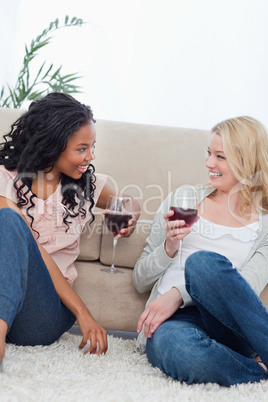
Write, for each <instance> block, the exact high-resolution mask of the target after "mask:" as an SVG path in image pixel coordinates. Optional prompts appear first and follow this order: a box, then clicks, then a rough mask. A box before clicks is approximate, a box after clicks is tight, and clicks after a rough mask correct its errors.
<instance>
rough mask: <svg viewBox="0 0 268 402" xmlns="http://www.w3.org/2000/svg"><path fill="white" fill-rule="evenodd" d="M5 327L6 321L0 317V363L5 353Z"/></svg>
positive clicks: (6, 326)
mask: <svg viewBox="0 0 268 402" xmlns="http://www.w3.org/2000/svg"><path fill="white" fill-rule="evenodd" d="M7 329H8V325H7V323H6V322H5V321H4V320H1V318H0V365H1V363H2V360H3V357H4V355H5V348H6V334H7Z"/></svg>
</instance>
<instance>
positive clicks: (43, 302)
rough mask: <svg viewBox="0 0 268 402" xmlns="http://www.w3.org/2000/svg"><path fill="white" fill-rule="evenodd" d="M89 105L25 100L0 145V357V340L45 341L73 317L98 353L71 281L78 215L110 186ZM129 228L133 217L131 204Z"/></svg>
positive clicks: (95, 329)
mask: <svg viewBox="0 0 268 402" xmlns="http://www.w3.org/2000/svg"><path fill="white" fill-rule="evenodd" d="M94 123H95V120H94V118H93V113H92V110H91V108H90V107H89V106H85V105H83V104H81V103H80V102H78V101H77V100H75V99H74V98H73V97H72V96H70V95H67V94H63V93H56V92H55V93H51V94H49V95H47V96H45V97H44V98H42V99H40V100H38V101H36V102H33V103H32V104H31V105H30V107H29V110H28V111H27V112H26V113H25V114H23V115H22V116H21V117H20V118H19V119H18V120H17V121H16V122H15V123H14V124H13V125H12V128H11V131H10V132H9V133H8V134H7V135H5V136H4V138H5V142H4V143H3V144H1V146H0V225H1V229H2V230H1V232H0V275H1V282H0V363H1V361H2V359H3V356H4V352H5V342H10V343H15V344H17V345H38V344H39V345H47V344H50V343H52V342H54V341H55V340H57V339H58V338H59V337H60V336H61V335H62V334H63V333H64V332H65V331H67V330H68V329H69V328H70V327H71V326H72V325H73V324H74V322H75V321H76V320H77V323H78V325H79V327H80V329H81V332H82V335H83V340H82V342H81V344H80V346H79V347H80V348H81V349H82V348H83V347H84V346H85V345H86V343H87V340H88V339H90V341H91V344H90V347H89V349H88V350H87V352H90V353H98V354H99V355H100V354H102V353H105V352H106V350H107V335H106V331H105V330H104V329H103V328H102V327H101V326H100V325H99V324H98V323H97V322H96V321H95V319H94V318H93V317H92V315H91V314H90V312H89V310H88V309H87V307H86V306H85V304H84V303H83V302H82V300H81V299H80V297H79V296H78V295H77V294H76V293H75V291H74V290H73V289H72V284H73V282H74V280H75V279H76V277H77V272H76V269H75V266H74V261H75V259H76V258H77V256H78V254H79V238H80V234H81V232H82V230H83V227H84V226H85V224H86V222H88V221H91V222H92V221H93V220H94V214H93V209H94V206H95V205H96V206H97V207H100V208H105V206H106V202H107V199H108V197H109V195H114V192H113V190H112V189H111V188H110V187H109V186H108V185H107V183H106V178H105V176H102V175H97V174H96V175H95V173H94V171H95V169H94V167H93V165H92V164H91V161H92V159H94V150H95V138H96V129H95V125H94ZM133 206H134V208H133V209H135V211H136V212H134V213H133V218H132V219H131V220H130V222H129V227H128V228H126V229H122V230H121V232H120V234H119V235H118V236H119V237H122V236H125V237H127V236H129V235H130V234H131V233H132V232H133V231H134V228H135V223H136V220H137V219H138V217H139V212H138V211H139V205H138V203H137V202H136V201H134V200H133Z"/></svg>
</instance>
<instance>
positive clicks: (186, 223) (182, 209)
mask: <svg viewBox="0 0 268 402" xmlns="http://www.w3.org/2000/svg"><path fill="white" fill-rule="evenodd" d="M197 214H198V211H197V197H196V191H195V189H194V188H193V187H188V186H187V187H186V186H185V187H180V188H178V190H177V191H176V193H175V194H174V197H173V202H172V205H171V206H170V210H169V211H168V212H167V213H166V214H164V218H165V219H166V221H167V225H166V237H167V240H166V245H165V248H166V252H167V254H168V255H169V256H170V257H173V256H174V254H175V252H176V251H177V250H179V265H181V263H182V261H181V257H182V240H183V238H184V237H185V236H187V234H189V233H190V231H191V226H192V225H193V224H194V222H195V221H196V220H198V216H197Z"/></svg>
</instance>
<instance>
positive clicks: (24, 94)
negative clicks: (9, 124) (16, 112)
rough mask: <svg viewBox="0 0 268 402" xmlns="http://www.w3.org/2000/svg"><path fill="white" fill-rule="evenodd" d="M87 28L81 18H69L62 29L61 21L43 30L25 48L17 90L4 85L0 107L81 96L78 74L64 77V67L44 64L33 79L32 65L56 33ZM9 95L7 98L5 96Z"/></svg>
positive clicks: (67, 17)
mask: <svg viewBox="0 0 268 402" xmlns="http://www.w3.org/2000/svg"><path fill="white" fill-rule="evenodd" d="M83 24H84V22H83V20H82V19H81V18H76V17H73V18H71V19H70V18H69V16H68V15H66V17H65V19H64V23H63V24H62V25H60V23H59V19H58V18H57V19H56V20H55V21H52V22H51V23H50V24H49V26H48V27H47V28H46V29H44V30H43V32H42V33H41V34H40V35H38V36H37V37H36V38H35V39H33V40H32V41H31V44H30V46H29V47H28V46H27V45H25V56H24V59H23V63H22V67H21V69H20V71H19V74H18V78H17V81H16V84H15V86H14V87H11V86H9V85H7V88H8V90H7V89H6V88H5V86H4V85H3V86H2V88H1V92H0V107H7V108H15V109H18V108H21V106H22V104H23V102H24V101H26V100H28V101H34V100H37V99H39V98H40V97H42V96H44V95H46V94H47V93H49V92H52V91H57V92H65V93H79V92H81V91H80V90H79V88H80V87H79V86H77V85H76V84H75V81H76V80H77V79H79V78H80V77H79V76H78V75H77V73H72V74H67V75H62V74H61V68H62V66H60V67H58V68H55V67H54V65H53V63H52V64H50V65H49V67H47V66H46V62H45V61H44V62H43V63H42V64H41V66H40V68H39V70H38V72H37V74H36V75H35V77H32V76H31V69H30V67H31V65H32V64H31V62H32V61H33V60H34V59H35V58H36V57H37V55H38V52H39V50H40V49H42V48H43V47H44V46H47V45H48V44H49V43H50V41H51V39H52V36H51V33H52V32H53V31H55V30H58V29H61V28H65V27H74V26H82V25H83ZM6 92H8V94H7V95H6Z"/></svg>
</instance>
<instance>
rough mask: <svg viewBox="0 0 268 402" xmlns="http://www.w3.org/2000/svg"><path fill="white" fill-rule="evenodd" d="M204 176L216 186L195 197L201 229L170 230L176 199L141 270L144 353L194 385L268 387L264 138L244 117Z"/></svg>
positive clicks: (219, 135)
mask: <svg viewBox="0 0 268 402" xmlns="http://www.w3.org/2000/svg"><path fill="white" fill-rule="evenodd" d="M206 167H207V169H208V175H209V179H208V184H209V186H208V187H206V188H200V187H197V188H196V189H197V195H198V214H199V219H198V220H197V221H196V222H195V223H194V225H193V226H192V228H191V229H190V228H183V227H182V226H183V225H184V223H185V222H184V221H181V220H177V221H170V220H169V217H170V216H172V214H173V213H174V212H173V211H168V208H169V203H170V199H172V197H173V196H174V193H175V192H174V193H173V194H170V195H169V197H167V199H166V200H165V201H164V202H163V204H162V205H161V207H160V209H159V211H158V212H157V214H156V217H155V220H154V223H153V228H152V231H151V234H150V235H149V237H148V239H147V241H146V245H145V248H144V251H143V253H142V255H141V257H140V258H139V260H138V261H137V263H136V266H135V268H134V284H135V286H136V288H137V290H138V291H139V292H145V291H148V290H150V289H152V292H151V296H150V298H149V300H148V303H147V307H146V309H145V311H144V312H143V313H142V314H141V316H140V319H139V322H138V326H137V331H138V332H141V333H140V335H139V337H138V346H139V349H140V352H141V353H142V352H145V350H146V353H147V357H148V359H149V361H150V362H151V364H152V365H153V366H156V367H159V368H160V369H161V370H162V371H163V372H165V373H166V374H167V375H169V376H171V377H173V378H174V379H177V380H179V381H185V382H186V383H188V384H191V383H207V382H214V383H218V384H220V385H224V386H230V385H233V384H238V383H247V382H254V381H260V380H262V379H268V371H267V366H268V311H267V310H266V308H265V306H264V305H263V304H262V302H261V300H260V298H259V295H260V293H261V291H262V290H263V289H264V287H265V286H266V284H267V283H268V134H267V131H266V129H265V128H264V127H263V125H262V124H261V123H260V122H258V121H257V120H255V119H253V118H251V117H246V116H244V117H238V118H233V119H229V120H226V121H223V122H221V123H219V124H218V125H216V126H215V127H213V129H212V130H211V135H210V139H209V145H208V151H207V158H206ZM182 239H183V248H182V266H180V267H178V256H177V254H178V253H177V251H178V248H179V243H180V240H182ZM174 269H175V270H177V273H178V274H177V275H176V276H175V279H174ZM181 271H183V275H182V272H181ZM257 356H259V357H260V359H262V361H261V360H259V361H257Z"/></svg>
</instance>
